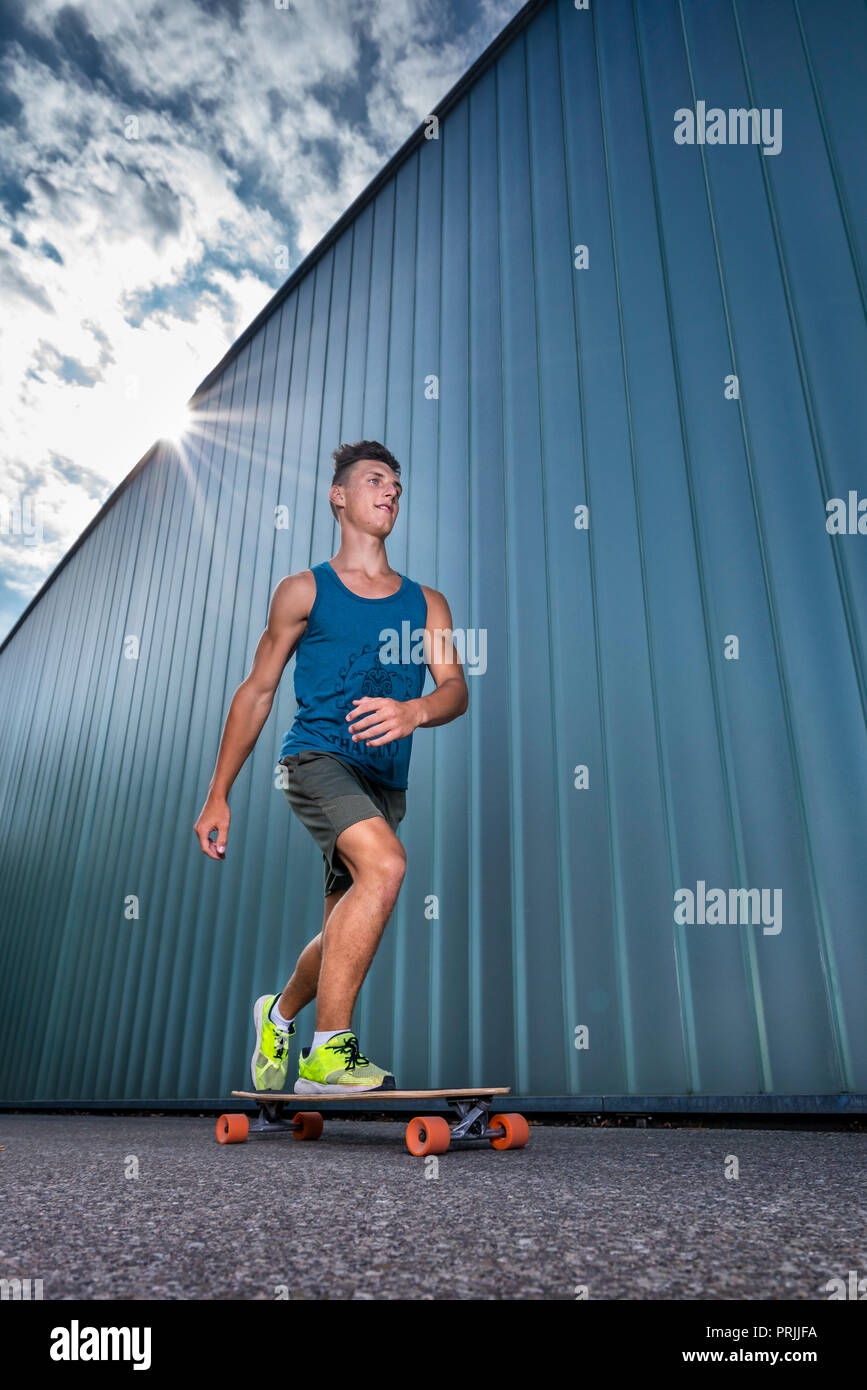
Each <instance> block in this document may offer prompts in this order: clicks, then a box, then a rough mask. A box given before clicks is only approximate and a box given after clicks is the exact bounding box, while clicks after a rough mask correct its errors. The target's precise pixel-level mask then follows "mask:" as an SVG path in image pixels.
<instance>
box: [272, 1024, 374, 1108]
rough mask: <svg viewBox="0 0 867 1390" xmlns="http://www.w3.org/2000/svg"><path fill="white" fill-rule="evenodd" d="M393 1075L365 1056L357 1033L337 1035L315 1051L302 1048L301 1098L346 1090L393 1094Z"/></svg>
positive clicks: (297, 1089) (297, 1090) (298, 1083)
mask: <svg viewBox="0 0 867 1390" xmlns="http://www.w3.org/2000/svg"><path fill="white" fill-rule="evenodd" d="M395 1089H396V1085H395V1080H394V1077H393V1076H392V1074H391V1072H388V1071H383V1069H382V1067H377V1066H374V1064H373V1062H371V1061H369V1059H368V1058H367V1057H364V1056H362V1053H361V1051H360V1049H359V1046H358V1039H357V1037H356V1036H355V1034H354V1033H350V1032H346V1033H335V1035H334V1037H333V1038H330V1039H329V1040H328V1042H327V1043H323V1044H322V1046H321V1047H317V1048H316V1050H315V1052H311V1051H310V1048H309V1047H302V1049H301V1056H300V1058H299V1059H298V1080H297V1081H296V1082H295V1093H296V1095H299V1096H316V1095H330V1096H334V1095H340V1094H341V1092H343V1091H353V1092H354V1091H393V1090H395Z"/></svg>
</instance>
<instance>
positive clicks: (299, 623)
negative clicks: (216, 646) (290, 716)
mask: <svg viewBox="0 0 867 1390" xmlns="http://www.w3.org/2000/svg"><path fill="white" fill-rule="evenodd" d="M315 597H316V580H315V579H314V577H313V575H312V573H311V572H310V570H302V571H301V573H300V574H291V575H289V576H288V577H287V578H286V579H281V580H280V583H279V584H278V585H277V587H276V588H275V590H274V593H273V594H272V595H271V606H270V608H269V610H268V625H267V627H266V628H265V631H264V632H263V633H262V636H261V637H260V638H259V642H258V645H257V647H256V652H255V655H254V657H253V664H252V666H251V667H250V674H249V675H248V676H247V678H246V680H244V681H242V682H241V684H240V685H239V686H238V689H237V690H236V691H235V693H234V695H233V696H232V703H231V704H230V706H229V713H228V714H227V716H226V723H225V725H224V727H223V736H222V738H221V739H220V747H219V751H218V753H217V763H216V767H215V768H214V775H213V777H212V778H211V782H210V785H209V787H208V796H207V800H206V801H205V804H204V806H203V807H202V812H201V815H200V816H199V818H198V820H197V821H196V824H195V825H194V826H193V833H194V835H195V836H196V838H197V839H198V841H199V845H200V847H201V849H202V851H203V852H204V853H205V854H207V855H208V857H209V858H210V859H222V858H224V856H225V850H226V838H227V836H228V833H229V819H230V816H229V803H228V800H227V798H228V795H229V790H230V788H231V786H232V783H233V782H234V781H235V778H236V777H237V776H238V773H239V772H240V771H241V768H242V767H243V766H244V763H245V762H246V761H247V758H248V757H249V756H250V753H251V752H252V750H253V748H254V747H255V744H256V740H257V738H258V737H259V735H260V733H261V732H262V726H263V725H264V723H265V720H266V719H267V718H268V715H269V714H270V713H271V706H272V704H273V702H274V694H275V691H276V689H277V686H278V685H279V684H280V677H281V676H282V674H283V671H284V668H285V666H286V663H287V661H288V660H289V658H290V657H291V656H292V653H293V652H294V651H295V648H296V647H297V646H298V643H299V641H300V640H301V636H302V634H303V632H304V629H305V627H306V625H307V618H308V616H309V613H310V609H311V608H312V606H313V600H314V599H315ZM212 830H216V831H217V839H216V841H214V840H211V839H210V834H211V831H212Z"/></svg>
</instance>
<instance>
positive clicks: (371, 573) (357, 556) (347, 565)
mask: <svg viewBox="0 0 867 1390" xmlns="http://www.w3.org/2000/svg"><path fill="white" fill-rule="evenodd" d="M331 563H332V565H333V566H334V568H335V569H336V570H342V571H344V572H346V573H350V572H355V573H357V574H363V575H365V576H366V577H367V578H368V579H375V578H376V577H377V576H378V575H383V574H391V573H392V570H391V566H390V565H389V563H388V556H387V555H386V553H385V542H384V541H382V540H380V538H379V536H366V535H362V534H360V533H359V532H357V531H356V532H351V531H350V532H347V531H346V530H344V532H343V534H342V536H341V537H340V548H339V550H338V551H337V554H336V555H335V556H334V557H333V558H332V561H331Z"/></svg>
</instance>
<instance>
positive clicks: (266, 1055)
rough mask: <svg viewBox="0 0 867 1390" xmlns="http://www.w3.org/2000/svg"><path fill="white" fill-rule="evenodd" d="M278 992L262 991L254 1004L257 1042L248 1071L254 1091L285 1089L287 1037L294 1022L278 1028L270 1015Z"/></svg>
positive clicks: (287, 1056) (293, 1029)
mask: <svg viewBox="0 0 867 1390" xmlns="http://www.w3.org/2000/svg"><path fill="white" fill-rule="evenodd" d="M279 998H280V996H279V994H263V995H261V996H260V997H259V998H258V999H257V1000H256V1002H255V1004H254V1005H253V1023H254V1024H255V1026H256V1046H255V1048H254V1049H253V1056H252V1059H251V1061H250V1075H251V1076H252V1078H253V1090H254V1091H285V1090H286V1073H287V1071H288V1070H289V1039H290V1038H291V1037H292V1035H293V1033H294V1032H295V1024H294V1023H290V1024H289V1027H288V1028H278V1027H277V1025H276V1024H275V1023H272V1021H271V1019H270V1017H269V1015H270V1012H271V1005H272V1004H273V1003H274V1000H275V999H279Z"/></svg>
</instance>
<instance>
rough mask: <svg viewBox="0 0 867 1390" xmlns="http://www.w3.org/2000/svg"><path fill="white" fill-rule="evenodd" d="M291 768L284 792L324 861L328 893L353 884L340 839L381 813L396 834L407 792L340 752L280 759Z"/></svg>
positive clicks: (312, 751)
mask: <svg viewBox="0 0 867 1390" xmlns="http://www.w3.org/2000/svg"><path fill="white" fill-rule="evenodd" d="M280 766H282V767H284V768H285V769H286V772H285V774H284V775H285V779H286V785H285V786H284V788H283V790H284V791H285V793H286V798H287V800H288V802H289V805H290V806H291V807H292V810H293V811H294V812H295V814H296V816H297V817H298V819H299V820H300V821H302V822H303V824H304V825H306V827H307V829H308V830H309V831H310V834H311V835H312V836H313V838H314V840H315V841H316V843H317V845H318V846H319V848H320V849H321V850H322V858H323V860H324V861H325V896H326V897H328V895H329V893H335V892H337V891H338V890H339V889H346V888H349V887H351V885H352V875H351V874H350V872H349V870H348V868H347V867H346V865H345V864H344V862H343V860H342V859H341V858H340V855H339V853H338V851H337V837H338V835H340V834H342V832H343V831H344V830H346V829H348V827H349V826H350V825H355V823H356V822H357V821H360V820H368V819H369V818H370V817H371V816H382V817H383V819H384V820H385V821H387V823H388V824H389V825H390V826H391V829H392V830H394V831H395V832H396V831H397V827H398V825H399V824H400V822H401V821H402V820H403V818H404V816H405V814H406V792H405V791H400V790H399V789H398V788H396V787H386V786H383V784H382V783H381V782H374V781H372V780H371V779H370V778H369V777H367V776H366V775H365V773H363V772H362V771H361V769H360V768H358V767H353V765H352V764H351V763H349V762H345V761H344V760H343V758H338V757H337V755H336V754H335V753H324V752H320V751H319V750H318V749H310V748H305V749H302V750H301V752H300V753H287V754H286V756H285V757H284V758H281V759H280Z"/></svg>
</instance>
